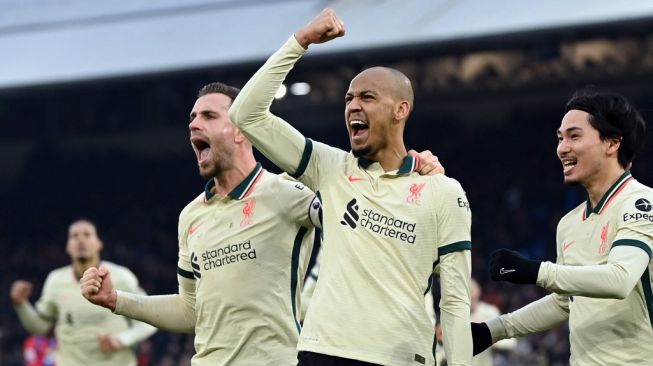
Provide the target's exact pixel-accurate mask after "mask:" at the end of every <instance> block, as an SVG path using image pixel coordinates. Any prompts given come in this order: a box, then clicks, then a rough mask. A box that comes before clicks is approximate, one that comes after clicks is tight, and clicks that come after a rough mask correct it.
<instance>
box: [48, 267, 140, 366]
mask: <svg viewBox="0 0 653 366" xmlns="http://www.w3.org/2000/svg"><path fill="white" fill-rule="evenodd" d="M102 263H103V264H105V265H107V266H108V267H109V270H110V271H111V278H112V280H113V284H114V286H115V287H116V288H117V289H119V290H122V291H126V292H132V293H143V290H142V289H140V288H139V286H138V280H137V279H136V276H134V274H133V273H132V272H131V271H130V270H129V269H127V268H125V267H123V266H119V265H117V264H114V263H111V262H107V261H103V262H102ZM36 310H37V311H38V313H39V315H41V316H42V317H43V318H45V319H48V320H51V321H54V322H55V336H56V338H57V343H58V348H57V356H56V358H57V365H73V366H74V365H80V366H86V365H105V366H114V365H136V357H135V356H134V352H133V351H132V349H131V348H125V349H123V350H121V351H117V352H106V353H105V352H102V351H101V350H100V346H99V342H98V340H97V338H96V334H99V333H103V334H104V333H110V334H117V333H120V332H123V331H125V330H127V329H128V328H129V327H130V323H131V320H128V319H127V318H125V317H123V316H119V315H115V314H113V313H111V311H110V310H109V309H105V308H103V307H101V306H97V305H93V304H92V303H90V302H89V301H88V300H86V299H85V298H84V297H83V296H82V294H81V292H80V290H79V280H78V279H77V277H76V276H75V272H74V269H73V267H72V266H71V265H68V266H65V267H62V268H58V269H55V270H54V271H52V272H50V274H49V275H48V277H47V278H46V280H45V283H44V285H43V291H42V293H41V298H40V299H39V300H38V301H37V302H36Z"/></svg>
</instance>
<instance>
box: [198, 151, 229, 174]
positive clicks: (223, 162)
mask: <svg viewBox="0 0 653 366" xmlns="http://www.w3.org/2000/svg"><path fill="white" fill-rule="evenodd" d="M233 153H234V152H233V150H232V151H229V152H225V153H222V155H221V157H220V158H218V159H214V160H213V162H212V164H210V165H208V166H207V167H206V168H204V169H202V167H200V171H199V173H200V176H201V177H202V178H204V179H211V178H217V177H218V175H220V174H222V172H224V171H227V170H229V169H230V168H231V167H232V166H233V163H232V162H233Z"/></svg>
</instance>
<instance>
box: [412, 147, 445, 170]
mask: <svg viewBox="0 0 653 366" xmlns="http://www.w3.org/2000/svg"><path fill="white" fill-rule="evenodd" d="M408 154H409V155H412V156H414V157H415V158H417V160H418V161H419V167H418V170H417V172H418V173H419V174H420V175H437V174H444V166H442V164H440V160H439V159H438V157H437V156H436V155H433V153H432V152H431V150H424V151H422V152H420V153H418V152H417V151H415V150H409V151H408Z"/></svg>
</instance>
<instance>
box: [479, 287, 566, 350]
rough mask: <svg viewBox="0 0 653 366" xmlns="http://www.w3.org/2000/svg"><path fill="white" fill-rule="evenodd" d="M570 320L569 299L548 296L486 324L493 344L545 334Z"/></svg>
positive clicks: (552, 295) (553, 295) (554, 295)
mask: <svg viewBox="0 0 653 366" xmlns="http://www.w3.org/2000/svg"><path fill="white" fill-rule="evenodd" d="M568 319H569V298H568V297H566V296H560V295H557V294H550V295H547V296H545V297H543V298H541V299H539V300H537V301H534V302H532V303H530V304H528V305H526V306H524V307H522V308H521V309H518V310H516V311H514V312H512V313H508V314H504V315H502V316H500V317H498V318H494V319H492V320H489V321H487V322H486V324H487V326H488V328H489V329H490V333H491V334H492V342H496V341H499V340H501V339H505V338H513V337H522V336H525V335H528V334H531V333H537V332H543V331H545V330H549V329H552V328H553V327H555V326H557V325H559V324H561V323H563V322H564V321H566V320H568Z"/></svg>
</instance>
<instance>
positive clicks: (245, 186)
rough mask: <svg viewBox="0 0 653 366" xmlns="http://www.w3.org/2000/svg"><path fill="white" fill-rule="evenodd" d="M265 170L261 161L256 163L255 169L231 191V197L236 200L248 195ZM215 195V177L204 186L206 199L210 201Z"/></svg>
mask: <svg viewBox="0 0 653 366" xmlns="http://www.w3.org/2000/svg"><path fill="white" fill-rule="evenodd" d="M262 172H263V167H262V166H261V163H258V162H257V163H256V166H255V167H254V170H252V172H251V173H249V175H248V176H247V177H246V178H245V179H244V180H243V181H242V182H240V184H238V185H237V186H236V188H234V189H233V190H232V191H231V192H229V198H231V199H234V200H241V199H243V198H245V196H247V193H248V192H249V191H250V189H251V188H252V186H253V185H254V183H255V182H256V179H257V178H258V177H259V176H260V175H261V173H262ZM213 196H215V179H213V178H211V179H209V181H208V182H206V185H205V186H204V201H205V202H206V201H208V200H210V199H211V198H213Z"/></svg>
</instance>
